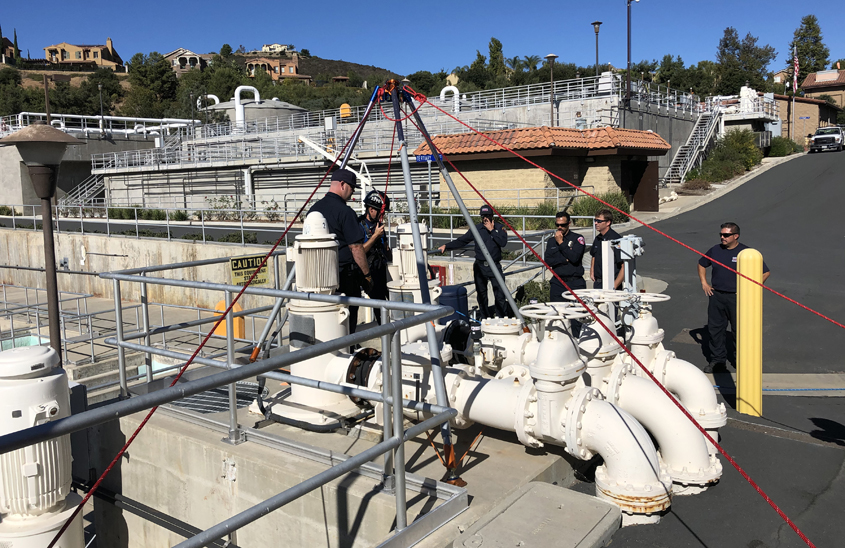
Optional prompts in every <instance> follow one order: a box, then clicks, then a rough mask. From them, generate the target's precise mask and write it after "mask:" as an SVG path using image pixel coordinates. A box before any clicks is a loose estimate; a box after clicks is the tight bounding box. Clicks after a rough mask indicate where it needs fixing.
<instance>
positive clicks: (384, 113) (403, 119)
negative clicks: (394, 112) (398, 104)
mask: <svg viewBox="0 0 845 548" xmlns="http://www.w3.org/2000/svg"><path fill="white" fill-rule="evenodd" d="M415 93H416V92H415ZM397 96H398V94H397V95H395V96H394V97H393V99H394V100H396V99H397ZM422 106H423V103H420V104H419V105H417V108H415V109H414V110H413V112H411V113H410V114H408V115H407V116H405V117H404V118H399V119H398V120H395V119H393V118H391V117H390V116H388V115H387V113H386V112H385V111H384V106H382V104H381V101H379V104H378V108H380V109H381V115H382V116H384V117H385V118H386V119H387V120H390V121H391V122H404V121H405V120H407V119H408V118H410V117H411V116H413V115H414V114H416V113H417V111H418V110H419V109H420V108H421V107H422Z"/></svg>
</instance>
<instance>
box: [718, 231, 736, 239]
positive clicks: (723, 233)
mask: <svg viewBox="0 0 845 548" xmlns="http://www.w3.org/2000/svg"><path fill="white" fill-rule="evenodd" d="M731 236H734V233H733V232H720V233H719V237H720V238H730V237H731Z"/></svg>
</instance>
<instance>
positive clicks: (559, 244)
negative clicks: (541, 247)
mask: <svg viewBox="0 0 845 548" xmlns="http://www.w3.org/2000/svg"><path fill="white" fill-rule="evenodd" d="M570 222H571V220H570V217H569V213H566V212H565V211H561V212H560V213H558V214H557V215H556V216H555V235H554V238H553V239H551V240H549V241H548V242H547V243H546V251H545V253H543V260H544V261H546V262H547V263H548V264H549V266H550V267H552V269H553V270H554V271H555V274H557V275H558V276H560V277H561V279H563V281H564V282H566V284H567V285H568V286H569V287H570V288H571V289H585V288H586V287H587V282H586V281H585V280H584V267H583V266H581V259H583V257H584V251H585V249H586V242H585V241H584V237H583V236H581V235H580V234H576V233H574V232H572V231H571V230H569V224H570ZM549 286H550V287H549V289H550V300H551V302H553V303H559V302H564V301H565V299H564V298H563V294H564V292H566V291H567V290H566V288H565V287H564V286H563V284H561V283H560V282H559V281H558V280H557V278H555V277H554V276H552V278H551V281H550V283H549Z"/></svg>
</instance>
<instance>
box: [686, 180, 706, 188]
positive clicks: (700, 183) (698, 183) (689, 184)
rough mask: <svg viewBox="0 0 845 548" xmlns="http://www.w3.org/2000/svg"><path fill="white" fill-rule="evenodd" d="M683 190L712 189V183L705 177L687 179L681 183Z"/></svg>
mask: <svg viewBox="0 0 845 548" xmlns="http://www.w3.org/2000/svg"><path fill="white" fill-rule="evenodd" d="M681 190H710V183H709V182H707V181H705V180H704V179H687V180H686V181H684V184H682V185H681Z"/></svg>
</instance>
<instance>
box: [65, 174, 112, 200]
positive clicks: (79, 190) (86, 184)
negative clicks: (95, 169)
mask: <svg viewBox="0 0 845 548" xmlns="http://www.w3.org/2000/svg"><path fill="white" fill-rule="evenodd" d="M105 188H106V184H105V179H104V178H103V176H102V175H98V174H93V175H91V176H90V177H88V178H87V179H85V180H84V181H82V182H81V183H79V184H78V185H76V186H75V187H74V188H73V190H71V191H70V192H68V193H67V194H65V195H64V197H62V198H61V199H60V200H59V202H58V205H59V207H85V206H87V205H89V203H90V202H91V200H93V199H94V198H96V197H97V196H99V195H100V193H101V192H102V191H103V190H104V189H105Z"/></svg>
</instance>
